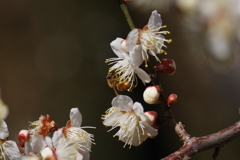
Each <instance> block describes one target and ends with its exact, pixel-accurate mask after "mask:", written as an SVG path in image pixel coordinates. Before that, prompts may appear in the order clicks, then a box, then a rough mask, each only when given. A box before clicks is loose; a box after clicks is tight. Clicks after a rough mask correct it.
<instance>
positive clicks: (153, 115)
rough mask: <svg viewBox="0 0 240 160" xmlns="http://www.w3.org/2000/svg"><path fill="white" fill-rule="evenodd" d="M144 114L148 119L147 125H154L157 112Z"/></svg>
mask: <svg viewBox="0 0 240 160" xmlns="http://www.w3.org/2000/svg"><path fill="white" fill-rule="evenodd" d="M144 114H145V115H146V116H147V117H148V120H147V122H148V124H149V125H154V124H155V123H156V119H157V115H158V114H157V112H156V111H147V112H144Z"/></svg>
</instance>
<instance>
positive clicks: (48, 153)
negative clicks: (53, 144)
mask: <svg viewBox="0 0 240 160" xmlns="http://www.w3.org/2000/svg"><path fill="white" fill-rule="evenodd" d="M41 156H42V159H43V160H48V159H53V160H54V153H53V150H52V149H51V148H50V147H45V148H44V149H43V150H42V151H41Z"/></svg>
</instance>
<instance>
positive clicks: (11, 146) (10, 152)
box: [2, 140, 21, 160]
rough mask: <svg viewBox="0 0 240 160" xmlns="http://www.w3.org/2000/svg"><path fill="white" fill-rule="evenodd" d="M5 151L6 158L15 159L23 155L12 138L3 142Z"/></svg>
mask: <svg viewBox="0 0 240 160" xmlns="http://www.w3.org/2000/svg"><path fill="white" fill-rule="evenodd" d="M2 147H3V150H4V151H3V152H4V155H3V157H4V159H9V160H15V159H19V158H20V157H21V153H20V151H19V149H18V146H17V144H16V142H14V141H12V140H7V141H5V142H4V143H3V144H2Z"/></svg>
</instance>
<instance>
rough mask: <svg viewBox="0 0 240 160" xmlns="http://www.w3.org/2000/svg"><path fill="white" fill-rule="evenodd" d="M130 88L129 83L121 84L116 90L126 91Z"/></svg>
mask: <svg viewBox="0 0 240 160" xmlns="http://www.w3.org/2000/svg"><path fill="white" fill-rule="evenodd" d="M130 87H131V82H122V83H119V84H118V85H117V90H119V91H126V90H128V89H129V88H130Z"/></svg>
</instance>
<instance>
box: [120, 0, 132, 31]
mask: <svg viewBox="0 0 240 160" xmlns="http://www.w3.org/2000/svg"><path fill="white" fill-rule="evenodd" d="M118 2H119V5H120V8H121V9H122V12H123V14H124V15H125V18H126V20H127V22H128V25H129V27H130V29H131V30H133V29H134V28H135V26H134V24H133V21H132V18H131V16H130V14H129V12H128V8H127V6H126V4H125V3H124V2H123V1H122V0H118Z"/></svg>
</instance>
